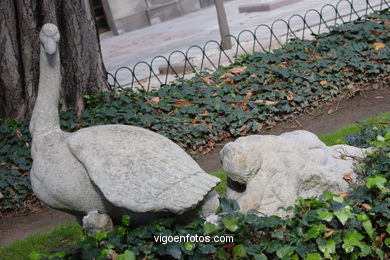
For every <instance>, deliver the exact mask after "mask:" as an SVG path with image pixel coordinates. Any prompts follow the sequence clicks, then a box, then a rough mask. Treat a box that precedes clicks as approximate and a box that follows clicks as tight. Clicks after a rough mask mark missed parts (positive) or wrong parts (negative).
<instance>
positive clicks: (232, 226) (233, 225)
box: [221, 218, 238, 232]
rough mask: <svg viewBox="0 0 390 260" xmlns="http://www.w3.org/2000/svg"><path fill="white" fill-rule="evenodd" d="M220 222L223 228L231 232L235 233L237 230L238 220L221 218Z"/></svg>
mask: <svg viewBox="0 0 390 260" xmlns="http://www.w3.org/2000/svg"><path fill="white" fill-rule="evenodd" d="M221 221H222V223H223V224H224V225H225V227H226V228H227V229H228V230H230V231H232V232H235V231H236V230H237V229H238V218H223V219H222V220H221Z"/></svg>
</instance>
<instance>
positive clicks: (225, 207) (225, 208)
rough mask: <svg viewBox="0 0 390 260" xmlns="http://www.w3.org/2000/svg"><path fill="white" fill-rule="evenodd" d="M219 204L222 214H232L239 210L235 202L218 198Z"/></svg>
mask: <svg viewBox="0 0 390 260" xmlns="http://www.w3.org/2000/svg"><path fill="white" fill-rule="evenodd" d="M219 204H220V206H221V209H222V212H227V213H232V212H236V211H239V210H240V206H239V205H238V203H237V201H235V200H231V199H226V198H219Z"/></svg>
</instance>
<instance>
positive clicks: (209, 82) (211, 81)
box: [200, 76, 215, 86]
mask: <svg viewBox="0 0 390 260" xmlns="http://www.w3.org/2000/svg"><path fill="white" fill-rule="evenodd" d="M200 80H201V81H203V82H204V83H206V85H207V86H210V85H213V84H215V81H214V80H213V79H212V78H211V77H210V76H208V77H204V78H201V79H200Z"/></svg>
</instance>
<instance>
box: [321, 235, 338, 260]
mask: <svg viewBox="0 0 390 260" xmlns="http://www.w3.org/2000/svg"><path fill="white" fill-rule="evenodd" d="M317 244H318V248H319V249H320V250H321V252H322V253H324V255H325V257H326V258H331V254H335V253H336V242H335V241H334V240H333V239H329V240H327V241H326V243H324V244H322V245H320V244H319V243H318V242H317Z"/></svg>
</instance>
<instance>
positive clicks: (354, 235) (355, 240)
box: [342, 230, 371, 256]
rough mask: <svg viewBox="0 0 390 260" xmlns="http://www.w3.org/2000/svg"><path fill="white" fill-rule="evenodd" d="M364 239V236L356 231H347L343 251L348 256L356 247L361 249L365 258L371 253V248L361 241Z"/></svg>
mask: <svg viewBox="0 0 390 260" xmlns="http://www.w3.org/2000/svg"><path fill="white" fill-rule="evenodd" d="M363 239H364V236H363V235H362V234H360V233H359V232H358V231H356V230H352V231H347V232H345V233H344V236H343V245H342V247H343V249H344V250H345V252H346V253H347V254H349V253H352V251H353V250H354V247H356V246H357V247H359V248H360V250H361V253H362V255H363V256H365V255H368V254H369V253H370V251H371V249H370V247H369V246H367V245H366V244H365V243H364V242H362V241H361V240H363Z"/></svg>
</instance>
